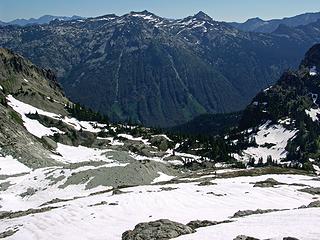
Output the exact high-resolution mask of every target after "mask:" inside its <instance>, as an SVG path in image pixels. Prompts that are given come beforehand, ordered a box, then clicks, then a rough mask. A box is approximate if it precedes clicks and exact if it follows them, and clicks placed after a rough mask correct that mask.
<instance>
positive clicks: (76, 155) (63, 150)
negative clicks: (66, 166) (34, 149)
mask: <svg viewBox="0 0 320 240" xmlns="http://www.w3.org/2000/svg"><path fill="white" fill-rule="evenodd" d="M108 151H111V150H101V149H96V148H88V147H84V146H78V147H74V146H69V145H64V144H61V143H58V147H57V149H56V152H57V153H58V154H60V156H59V155H57V154H54V155H52V158H53V159H55V160H57V161H60V162H64V163H78V162H86V161H104V162H108V163H112V162H114V161H113V160H111V159H108V157H107V156H105V155H104V153H106V152H108Z"/></svg>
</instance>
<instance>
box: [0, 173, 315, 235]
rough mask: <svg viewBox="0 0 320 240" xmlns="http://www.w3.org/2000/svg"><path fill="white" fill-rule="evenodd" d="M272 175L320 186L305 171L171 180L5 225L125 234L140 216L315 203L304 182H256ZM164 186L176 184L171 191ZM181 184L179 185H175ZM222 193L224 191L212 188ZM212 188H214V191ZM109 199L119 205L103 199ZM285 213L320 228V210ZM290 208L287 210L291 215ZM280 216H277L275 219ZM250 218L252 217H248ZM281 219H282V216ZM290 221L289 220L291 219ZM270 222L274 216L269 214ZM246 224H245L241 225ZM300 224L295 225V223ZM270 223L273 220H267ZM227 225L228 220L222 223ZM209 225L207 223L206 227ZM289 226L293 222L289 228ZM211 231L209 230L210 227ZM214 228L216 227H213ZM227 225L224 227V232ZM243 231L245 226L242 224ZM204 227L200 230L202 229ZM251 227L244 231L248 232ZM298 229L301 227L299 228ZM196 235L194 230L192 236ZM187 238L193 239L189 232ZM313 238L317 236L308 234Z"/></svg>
mask: <svg viewBox="0 0 320 240" xmlns="http://www.w3.org/2000/svg"><path fill="white" fill-rule="evenodd" d="M267 178H274V179H276V180H277V181H279V182H284V183H288V184H290V183H302V184H307V185H311V186H315V187H320V181H314V180H312V177H309V176H302V175H265V176H258V177H237V178H229V179H217V180H215V182H216V183H217V185H210V186H198V185H197V184H196V183H181V184H170V185H162V186H161V185H150V186H139V187H132V188H127V189H123V190H122V191H125V192H127V193H124V194H120V195H112V193H104V194H98V195H93V196H88V197H85V198H80V199H76V200H73V201H69V202H64V203H56V204H54V205H52V206H63V207H60V208H58V209H54V210H51V211H49V212H44V213H39V214H35V215H32V216H31V215H29V216H25V217H20V218H15V219H6V220H3V221H2V224H1V226H0V231H4V230H5V229H8V228H9V227H13V226H18V225H20V224H21V226H19V231H18V232H17V233H15V234H14V235H13V236H12V237H9V238H8V239H96V240H98V239H101V240H102V239H112V240H116V239H121V234H122V233H123V232H124V231H126V230H128V229H133V228H134V226H135V225H136V224H138V223H140V222H148V221H153V220H157V219H162V218H166V219H170V220H173V221H177V222H181V223H188V222H189V221H191V220H197V219H199V220H216V221H219V220H226V219H229V217H230V216H232V215H233V214H234V213H235V212H237V211H238V210H247V209H251V210H256V209H258V208H260V209H293V208H298V207H299V206H301V205H306V204H309V203H310V202H312V201H315V199H313V197H314V196H312V195H310V194H307V193H303V192H300V191H297V189H300V188H303V187H301V186H300V187H299V186H292V185H291V186H289V185H281V186H279V187H277V188H259V187H253V183H254V182H257V181H261V180H265V179H267ZM163 187H166V188H167V187H171V188H173V190H172V189H171V190H170V189H169V190H167V191H165V190H162V189H161V188H163ZM175 188H176V189H175ZM211 192H212V193H215V194H221V195H220V196H217V195H214V194H210V193H211ZM208 193H209V194H208ZM102 201H105V202H107V203H115V204H117V205H107V204H102V205H97V206H92V205H94V204H97V203H101V202H102ZM282 213H283V216H281V213H279V214H280V215H274V216H279V219H280V220H282V222H281V225H287V224H289V225H290V224H291V223H292V222H297V221H298V220H297V218H299V217H301V219H306V217H305V216H306V215H308V216H309V219H310V220H309V221H308V222H307V224H309V226H308V228H307V229H311V228H313V229H314V231H316V232H317V233H318V234H320V228H319V227H318V226H319V225H318V224H319V221H314V219H316V218H317V217H319V210H318V209H312V211H309V210H296V212H295V211H292V213H291V211H288V212H282ZM285 214H287V215H285ZM265 216H266V217H267V216H273V215H272V214H271V213H270V214H268V215H267V214H263V215H261V216H260V217H261V218H251V217H250V218H249V217H248V218H244V219H243V220H242V219H240V220H236V222H235V223H232V224H237V223H238V224H240V225H239V226H244V225H245V224H246V222H243V221H249V222H250V219H252V220H251V221H252V222H253V223H250V224H251V225H250V226H252V228H250V229H251V230H250V229H249V230H248V233H251V232H250V231H255V230H256V231H259V228H261V223H262V222H261V219H263V217H265ZM275 218H276V217H273V219H275ZM246 219H248V220H246ZM280 220H277V221H278V222H280ZM286 221H287V222H286ZM265 222H266V223H268V222H272V217H270V220H268V219H266V220H265ZM273 223H274V224H273V225H271V227H269V235H270V236H271V235H272V236H277V229H279V228H280V226H275V224H276V222H273ZM241 224H242V225H241ZM292 226H294V225H292ZM225 227H226V231H228V225H225ZM265 227H266V228H267V226H265ZM221 228H223V225H221ZM204 229H206V228H204ZM239 229H240V227H238V226H235V229H234V230H233V232H232V234H231V233H225V234H226V235H221V236H220V238H214V237H213V236H216V235H217V234H218V233H216V234H215V235H213V234H212V235H208V236H206V237H207V238H201V237H200V238H193V239H209V237H210V239H232V238H228V237H226V238H222V237H223V236H229V235H230V236H231V235H232V237H235V236H233V233H235V232H237V231H238V230H239ZM284 229H288V228H284ZM304 229H306V228H305V226H304V224H302V225H301V229H300V230H298V229H296V230H295V231H304ZM208 231H209V230H208ZM210 231H211V230H210ZM222 231H223V230H220V233H221V232H222ZM239 231H240V230H239ZM201 232H202V229H200V230H198V233H199V234H200V233H201ZM245 233H246V230H244V228H243V231H242V234H245ZM293 233H295V232H293ZM191 236H192V235H190V237H191ZM184 239H191V238H188V236H186V238H184ZM305 239H312V238H305Z"/></svg>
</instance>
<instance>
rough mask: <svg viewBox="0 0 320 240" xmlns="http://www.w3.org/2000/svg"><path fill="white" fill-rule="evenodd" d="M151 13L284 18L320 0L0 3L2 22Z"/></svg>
mask: <svg viewBox="0 0 320 240" xmlns="http://www.w3.org/2000/svg"><path fill="white" fill-rule="evenodd" d="M145 9H146V10H148V11H151V12H154V13H156V14H158V15H160V16H164V17H170V18H182V17H185V16H189V15H193V14H194V13H196V12H198V11H199V10H202V11H204V12H206V13H207V14H209V15H210V16H211V17H213V18H214V19H216V20H224V21H245V20H246V19H248V18H251V17H257V16H258V17H261V18H262V19H271V18H282V17H285V16H294V15H297V14H300V13H305V12H318V11H320V0H0V20H3V21H9V20H12V19H15V18H31V17H39V16H42V15H45V14H50V15H64V16H71V15H81V16H85V17H88V16H99V15H104V14H107V13H116V14H118V15H122V14H125V13H127V12H130V11H141V10H145Z"/></svg>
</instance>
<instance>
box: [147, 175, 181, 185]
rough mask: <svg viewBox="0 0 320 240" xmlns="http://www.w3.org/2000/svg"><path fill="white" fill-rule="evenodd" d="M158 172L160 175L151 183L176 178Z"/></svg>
mask: <svg viewBox="0 0 320 240" xmlns="http://www.w3.org/2000/svg"><path fill="white" fill-rule="evenodd" d="M158 174H159V177H157V178H155V179H154V180H153V181H152V183H151V184H154V183H159V182H167V181H170V180H172V179H174V178H175V177H174V176H169V175H167V174H165V173H162V172H158Z"/></svg>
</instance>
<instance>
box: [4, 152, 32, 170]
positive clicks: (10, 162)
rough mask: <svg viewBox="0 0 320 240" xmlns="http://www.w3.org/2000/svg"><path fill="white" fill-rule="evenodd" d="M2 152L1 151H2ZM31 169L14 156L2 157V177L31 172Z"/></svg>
mask: <svg viewBox="0 0 320 240" xmlns="http://www.w3.org/2000/svg"><path fill="white" fill-rule="evenodd" d="M0 150H1V149H0ZM30 171H31V169H30V168H28V167H27V166H25V165H23V164H22V163H21V162H19V161H18V160H16V159H14V158H13V157H12V156H1V155H0V175H13V174H19V173H27V172H30Z"/></svg>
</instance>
